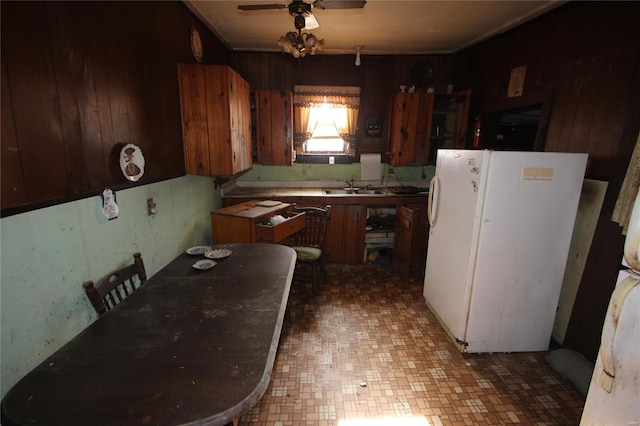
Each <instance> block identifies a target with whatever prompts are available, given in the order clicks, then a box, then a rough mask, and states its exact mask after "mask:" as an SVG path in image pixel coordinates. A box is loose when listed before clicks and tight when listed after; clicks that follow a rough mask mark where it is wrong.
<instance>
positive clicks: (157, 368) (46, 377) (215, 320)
mask: <svg viewBox="0 0 640 426" xmlns="http://www.w3.org/2000/svg"><path fill="white" fill-rule="evenodd" d="M215 247H227V248H230V249H231V250H232V254H231V256H229V257H227V258H226V259H222V260H218V261H217V262H218V264H217V265H216V266H214V267H213V268H212V269H209V270H206V271H199V270H196V269H194V268H192V266H191V265H192V264H193V263H194V262H195V261H196V260H199V259H202V258H204V256H190V255H188V254H182V255H180V256H178V257H177V258H176V259H175V260H174V261H172V262H171V263H170V264H169V265H167V266H166V267H165V268H164V269H162V270H161V271H160V272H158V273H157V274H156V275H155V276H153V277H152V278H151V279H150V280H149V281H147V283H146V284H145V285H144V286H143V287H142V288H140V289H139V290H138V291H136V292H135V293H134V294H133V295H131V296H129V297H128V298H127V299H125V301H124V302H123V303H121V304H120V305H118V306H117V307H116V308H115V309H113V310H112V311H109V312H107V313H106V314H105V315H104V316H102V317H101V318H99V319H98V320H96V321H95V322H94V323H93V324H91V325H90V326H89V327H87V328H86V329H85V330H84V331H83V332H81V333H80V334H79V335H78V336H76V337H75V338H74V339H73V340H71V341H70V342H69V343H67V344H66V345H65V346H63V347H62V348H61V349H60V350H58V351H57V352H56V353H54V354H53V355H52V356H51V357H49V358H48V359H46V360H45V361H44V362H43V363H42V364H40V365H39V366H38V367H36V368H35V369H34V370H33V371H32V372H31V373H29V374H28V375H27V376H25V377H24V378H23V379H22V380H20V381H19V382H18V383H17V384H16V385H15V386H14V387H13V388H12V389H11V390H10V391H9V392H8V393H7V395H6V396H5V398H4V400H3V401H2V424H3V425H4V426H8V425H10V424H25V425H26V424H30V425H39V424H47V425H50V424H64V425H88V424H91V425H95V424H110V425H115V424H117V425H125V424H135V425H146V424H149V425H160V424H161V425H174V424H194V425H205V424H206V425H218V424H225V423H227V422H229V421H231V420H232V419H233V418H234V417H238V416H240V415H241V414H242V413H243V412H244V411H246V410H248V409H250V408H251V407H252V406H253V405H254V404H255V403H256V402H257V401H258V400H259V399H260V397H261V396H262V395H263V394H264V392H265V391H266V389H267V386H268V384H269V379H270V376H271V369H272V367H273V362H274V360H275V355H276V350H277V347H278V340H279V338H280V331H281V328H282V321H283V318H284V313H285V310H286V305H287V298H288V295H289V288H290V285H291V277H292V274H293V268H294V265H295V252H294V251H293V250H292V249H291V248H289V247H285V246H281V245H275V244H225V245H219V246H215ZM78 291H81V288H80V285H78Z"/></svg>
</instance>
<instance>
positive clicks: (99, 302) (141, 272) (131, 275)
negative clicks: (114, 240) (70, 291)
mask: <svg viewBox="0 0 640 426" xmlns="http://www.w3.org/2000/svg"><path fill="white" fill-rule="evenodd" d="M133 260H134V261H133V263H132V264H131V265H129V266H125V267H123V268H120V269H117V270H115V271H113V272H111V273H110V274H108V275H107V276H106V277H104V278H102V279H101V280H100V281H98V282H97V283H95V284H94V283H93V281H86V282H85V283H83V284H82V287H83V288H84V291H85V293H86V294H87V297H88V298H89V301H90V302H91V304H92V305H93V308H94V309H95V310H96V312H97V313H98V315H102V314H104V313H105V312H107V311H108V310H111V309H113V307H114V306H116V305H117V304H118V303H120V302H122V301H123V300H124V298H125V297H127V296H128V295H130V294H131V293H133V292H134V291H136V290H137V289H138V288H140V286H142V285H143V284H144V283H145V282H146V281H147V273H146V271H145V269H144V262H143V261H142V255H141V254H140V253H134V255H133ZM136 277H137V279H136Z"/></svg>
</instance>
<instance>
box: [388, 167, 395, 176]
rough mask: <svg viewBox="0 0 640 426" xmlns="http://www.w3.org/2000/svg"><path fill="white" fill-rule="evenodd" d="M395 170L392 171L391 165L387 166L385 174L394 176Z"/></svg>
mask: <svg viewBox="0 0 640 426" xmlns="http://www.w3.org/2000/svg"><path fill="white" fill-rule="evenodd" d="M395 175H396V174H395V172H394V171H393V169H392V168H391V167H389V169H388V170H387V176H395Z"/></svg>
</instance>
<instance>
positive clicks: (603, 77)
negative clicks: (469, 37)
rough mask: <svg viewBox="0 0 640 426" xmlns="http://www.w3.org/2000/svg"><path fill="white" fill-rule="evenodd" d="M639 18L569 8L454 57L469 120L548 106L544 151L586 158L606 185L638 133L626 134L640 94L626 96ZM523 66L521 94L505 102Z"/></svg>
mask: <svg viewBox="0 0 640 426" xmlns="http://www.w3.org/2000/svg"><path fill="white" fill-rule="evenodd" d="M638 16H640V3H637V2H613V3H611V2H578V3H569V4H566V5H563V6H561V7H559V8H558V9H555V10H553V11H551V12H550V13H548V14H546V15H544V16H542V17H540V18H538V19H536V20H534V21H532V22H530V23H527V24H525V25H523V26H521V27H519V28H517V29H515V30H512V31H510V32H508V33H505V34H503V35H500V36H497V37H494V38H492V39H490V40H488V41H486V42H484V43H482V44H480V45H478V46H475V47H473V48H470V49H467V50H466V51H465V52H462V53H461V54H459V55H457V56H456V65H457V68H458V69H460V70H464V71H465V72H466V76H465V77H464V81H465V83H466V85H467V86H469V87H471V88H472V89H473V94H474V101H475V102H474V105H473V108H472V112H471V114H470V115H471V117H475V116H476V115H477V114H485V113H486V112H487V111H492V110H497V109H509V108H510V107H519V106H522V105H527V104H531V103H537V102H539V101H541V100H546V101H547V102H550V103H551V114H550V116H549V123H548V130H547V135H546V145H545V150H546V151H554V152H587V153H589V167H588V175H589V176H590V177H593V178H602V179H609V178H610V177H611V176H612V175H613V174H614V168H615V166H616V165H615V159H616V155H617V152H618V149H619V144H620V143H621V141H622V139H623V138H627V137H630V138H631V139H633V140H634V141H635V137H636V135H637V133H636V134H631V135H624V134H623V131H624V127H625V123H626V122H627V121H628V120H633V119H634V117H633V116H632V111H630V110H629V105H630V102H633V100H632V99H631V97H633V96H636V97H637V96H638V93H631V92H630V91H629V88H630V87H631V85H632V82H633V80H634V79H637V78H638V77H639V74H638V68H637V66H638V46H639V41H638V40H639V39H640V26H639V25H638V24H637V18H638ZM523 65H524V66H526V67H527V74H526V79H525V84H524V91H523V96H521V97H514V98H508V97H507V88H508V85H509V77H510V72H511V70H512V69H513V68H516V67H519V66H523ZM636 118H637V117H636ZM636 122H637V121H636ZM632 133H633V132H632Z"/></svg>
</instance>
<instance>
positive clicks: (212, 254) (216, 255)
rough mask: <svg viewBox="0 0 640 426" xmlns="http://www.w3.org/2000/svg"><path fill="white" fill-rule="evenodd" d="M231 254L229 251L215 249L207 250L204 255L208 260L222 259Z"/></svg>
mask: <svg viewBox="0 0 640 426" xmlns="http://www.w3.org/2000/svg"><path fill="white" fill-rule="evenodd" d="M230 254H231V250H229V249H225V248H217V249H212V250H209V251H208V252H206V253H205V254H204V256H205V257H208V258H209V259H224V258H225V257H227V256H229V255H230Z"/></svg>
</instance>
